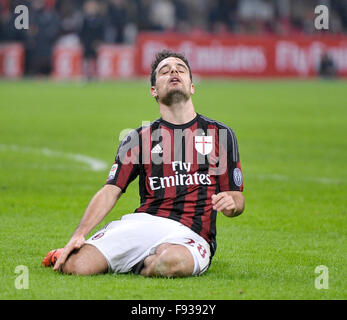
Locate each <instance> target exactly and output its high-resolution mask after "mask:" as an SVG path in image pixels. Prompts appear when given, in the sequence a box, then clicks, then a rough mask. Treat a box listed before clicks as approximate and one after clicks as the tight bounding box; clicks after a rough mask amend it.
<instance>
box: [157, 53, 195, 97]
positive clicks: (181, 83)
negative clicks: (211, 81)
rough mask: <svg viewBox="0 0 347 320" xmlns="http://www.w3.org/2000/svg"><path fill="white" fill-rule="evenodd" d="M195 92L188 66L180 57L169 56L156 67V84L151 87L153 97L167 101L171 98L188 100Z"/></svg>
mask: <svg viewBox="0 0 347 320" xmlns="http://www.w3.org/2000/svg"><path fill="white" fill-rule="evenodd" d="M193 93H194V85H193V84H192V81H191V80H190V75H189V69H188V66H187V65H186V64H185V63H184V62H183V61H182V60H181V59H179V58H174V57H169V58H166V59H164V60H163V61H161V62H160V63H159V65H158V67H157V69H156V84H155V86H153V87H152V88H151V94H152V96H153V97H157V98H158V99H159V100H161V101H163V102H165V101H169V100H170V98H176V99H180V98H181V99H184V100H188V99H189V98H190V96H191V95H192V94H193Z"/></svg>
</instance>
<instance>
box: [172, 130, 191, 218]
mask: <svg viewBox="0 0 347 320" xmlns="http://www.w3.org/2000/svg"><path fill="white" fill-rule="evenodd" d="M183 132H184V131H183ZM172 134H174V133H172ZM174 140H176V139H174ZM176 142H177V141H174V143H175V145H174V148H175V151H174V158H175V159H174V161H183V162H185V161H186V143H185V136H182V139H181V141H179V144H177V143H176ZM187 191H188V186H186V185H182V186H181V185H176V200H175V202H176V205H174V206H173V207H172V209H171V212H170V215H169V218H170V219H173V220H176V221H180V219H181V215H182V214H183V211H184V204H185V198H186V195H187Z"/></svg>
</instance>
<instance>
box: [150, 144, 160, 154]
mask: <svg viewBox="0 0 347 320" xmlns="http://www.w3.org/2000/svg"><path fill="white" fill-rule="evenodd" d="M162 152H163V148H162V147H161V146H160V144H157V145H156V146H155V147H153V149H152V151H151V153H162Z"/></svg>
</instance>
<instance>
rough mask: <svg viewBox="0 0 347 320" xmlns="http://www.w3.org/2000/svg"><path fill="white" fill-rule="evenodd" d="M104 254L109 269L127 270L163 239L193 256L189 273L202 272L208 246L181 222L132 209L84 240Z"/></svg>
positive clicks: (205, 266) (207, 265)
mask: <svg viewBox="0 0 347 320" xmlns="http://www.w3.org/2000/svg"><path fill="white" fill-rule="evenodd" d="M86 243H87V244H91V245H93V246H95V247H96V248H97V249H98V250H99V251H100V252H101V253H102V254H103V255H104V257H105V258H106V260H107V263H108V266H109V271H112V272H114V273H126V272H129V271H131V269H132V267H133V266H134V265H136V264H137V263H138V262H140V261H142V260H143V259H145V258H146V257H147V256H149V255H152V254H154V253H155V250H156V248H157V247H158V246H159V245H160V244H162V243H172V244H180V245H183V246H185V247H186V248H188V249H189V251H190V252H191V254H192V256H193V258H194V271H193V274H192V275H201V274H202V273H204V272H205V271H206V270H207V269H208V267H209V264H210V256H211V252H210V246H209V244H208V243H207V241H206V240H205V239H204V238H202V237H201V236H200V235H198V234H197V233H195V232H194V231H192V230H191V229H189V228H188V227H186V226H184V225H183V224H181V223H180V222H177V221H174V220H172V219H168V218H162V217H157V216H153V215H151V214H148V213H131V214H127V215H125V216H123V217H122V219H121V220H117V221H112V222H110V223H109V224H107V225H106V226H104V227H103V228H102V229H101V230H99V231H98V232H96V233H95V234H94V235H93V236H92V237H91V238H89V239H88V240H87V241H86Z"/></svg>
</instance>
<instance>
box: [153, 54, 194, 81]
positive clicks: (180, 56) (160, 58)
mask: <svg viewBox="0 0 347 320" xmlns="http://www.w3.org/2000/svg"><path fill="white" fill-rule="evenodd" d="M170 57H174V58H178V59H181V60H182V61H183V62H184V63H185V64H186V65H187V67H188V70H189V76H190V80H193V76H192V71H191V69H190V65H189V62H188V60H187V58H186V57H185V56H184V54H182V53H177V52H173V51H170V50H167V49H164V50H162V51H159V52H158V53H157V54H156V55H155V59H154V61H153V63H152V72H151V86H155V82H156V80H157V79H156V74H155V70H156V69H157V67H158V64H159V63H160V62H161V61H163V60H164V59H166V58H170Z"/></svg>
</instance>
